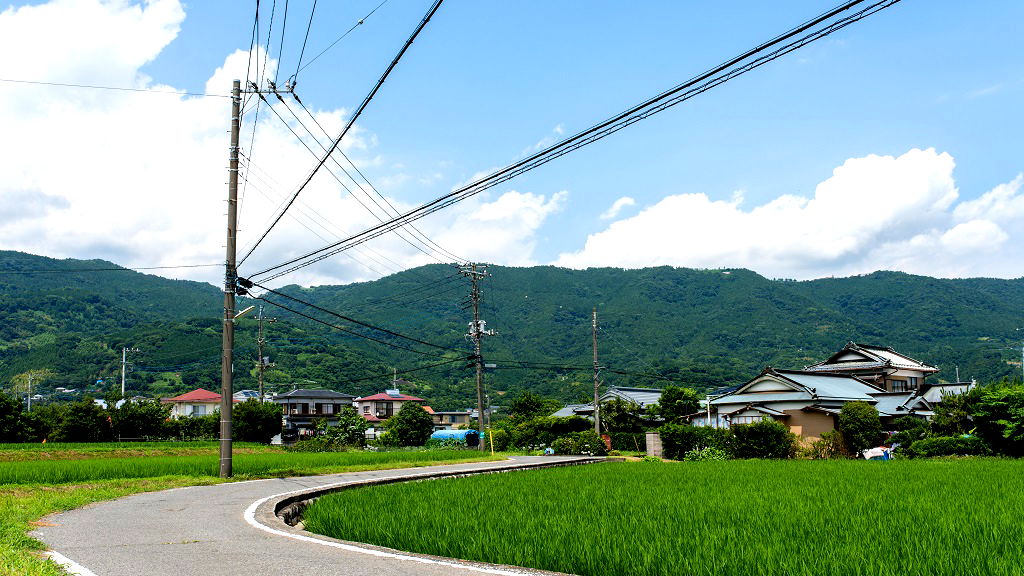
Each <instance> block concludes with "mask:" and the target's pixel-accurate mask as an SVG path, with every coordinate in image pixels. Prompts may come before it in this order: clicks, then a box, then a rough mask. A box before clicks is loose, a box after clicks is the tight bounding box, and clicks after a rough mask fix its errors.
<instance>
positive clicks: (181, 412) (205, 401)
mask: <svg viewBox="0 0 1024 576" xmlns="http://www.w3.org/2000/svg"><path fill="white" fill-rule="evenodd" d="M233 401H234V402H238V400H233ZM160 402H161V403H162V404H171V418H181V417H183V416H206V415H207V414H213V413H214V412H218V411H220V394H217V393H216V392H210V391H209V390H204V389H203V388H196V389H195V390H193V391H191V392H186V393H184V394H182V395H180V396H175V397H173V398H162V399H161V400H160Z"/></svg>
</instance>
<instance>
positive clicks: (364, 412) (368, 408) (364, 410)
mask: <svg viewBox="0 0 1024 576" xmlns="http://www.w3.org/2000/svg"><path fill="white" fill-rule="evenodd" d="M369 413H370V405H369V404H367V405H366V406H363V414H369Z"/></svg>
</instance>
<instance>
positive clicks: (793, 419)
mask: <svg viewBox="0 0 1024 576" xmlns="http://www.w3.org/2000/svg"><path fill="white" fill-rule="evenodd" d="M784 412H785V413H786V414H789V418H788V419H787V421H786V424H788V425H789V430H790V432H792V433H794V434H796V435H797V436H799V437H800V438H801V439H802V440H806V441H810V442H813V441H815V440H818V439H820V438H821V435H822V434H824V433H825V432H828V431H830V430H834V429H835V419H834V417H833V416H832V415H831V414H822V413H820V412H804V411H803V410H785V411H784Z"/></svg>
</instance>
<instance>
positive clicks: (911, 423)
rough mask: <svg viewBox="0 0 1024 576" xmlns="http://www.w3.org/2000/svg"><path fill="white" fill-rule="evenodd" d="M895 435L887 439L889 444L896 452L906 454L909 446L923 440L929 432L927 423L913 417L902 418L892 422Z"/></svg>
mask: <svg viewBox="0 0 1024 576" xmlns="http://www.w3.org/2000/svg"><path fill="white" fill-rule="evenodd" d="M893 428H895V429H896V433H895V434H893V435H892V436H890V437H889V442H890V443H891V444H892V447H893V449H895V450H896V451H897V452H906V450H907V449H908V448H910V445H911V444H913V443H914V442H917V441H918V440H924V439H925V438H927V437H928V436H929V435H930V434H931V432H930V430H929V426H928V422H927V421H926V420H923V419H921V418H914V417H913V416H903V417H901V418H898V419H897V420H896V421H895V422H893Z"/></svg>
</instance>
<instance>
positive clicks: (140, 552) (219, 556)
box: [30, 456, 593, 576]
mask: <svg viewBox="0 0 1024 576" xmlns="http://www.w3.org/2000/svg"><path fill="white" fill-rule="evenodd" d="M592 460H593V459H589V458H575V457H552V456H544V457H537V456H535V457H518V458H513V459H510V460H506V461H501V462H478V463H467V464H450V465H445V466H431V467H428V468H406V469H401V470H377V471H371V472H352V473H347V474H331V475H326V476H308V477H301V478H278V479H270V480H253V481H248V482H236V483H229V484H219V485H216V486H192V487H188V488H176V489H173V490H166V491H163V492H151V493H146V494H136V495H134V496H128V497H126V498H122V499H120V500H112V501H108V502H99V503H96V504H91V505H89V506H86V507H84V508H80V509H77V510H71V511H69V512H63V513H60V514H55V515H53V516H49V517H47V518H46V519H45V522H46V523H47V524H53V526H49V525H47V526H45V527H41V528H39V529H37V530H35V531H33V532H32V533H31V534H30V535H31V536H32V537H34V538H37V539H39V540H41V541H42V542H44V543H45V544H46V545H47V546H48V547H49V548H50V549H51V551H52V552H53V558H54V560H57V561H58V562H62V563H65V566H66V567H68V568H69V571H70V572H71V573H73V574H74V573H78V574H81V575H83V576H93V575H95V576H118V575H125V576H137V575H140V574H145V575H149V576H193V575H194V576H215V575H225V576H226V575H246V576H261V575H270V574H282V575H288V576H295V575H303V574H316V575H331V574H337V575H344V576H357V575H366V576H382V575H406V574H409V575H411V574H417V575H421V574H426V575H442V574H444V575H448V574H454V575H460V574H467V575H468V574H481V573H489V574H531V573H532V574H536V573H537V572H533V571H529V570H526V569H523V568H516V567H507V566H494V565H486V564H474V563H469V562H462V561H448V560H445V559H438V558H430V557H426V556H416V555H407V554H403V553H395V551H387V550H384V549H380V548H374V547H370V546H356V545H352V544H350V543H341V542H339V541H336V540H331V539H327V538H321V537H313V536H310V535H305V534H303V533H300V532H299V531H298V530H294V529H290V528H289V527H287V526H286V525H284V524H283V523H281V524H277V525H275V520H276V519H275V518H274V517H273V516H272V513H271V511H272V510H271V509H272V508H273V505H274V503H275V502H277V501H279V500H280V499H282V497H284V496H285V495H287V494H290V493H294V492H305V491H315V490H317V489H321V488H324V487H328V486H342V485H346V484H360V483H365V482H368V481H375V480H388V479H399V478H401V479H415V478H428V477H435V476H445V475H452V474H473V473H481V472H490V471H500V470H511V469H517V468H530V467H537V466H545V465H560V464H570V463H577V462H586V461H592ZM424 505H425V506H429V505H430V503H429V502H425V503H424Z"/></svg>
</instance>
